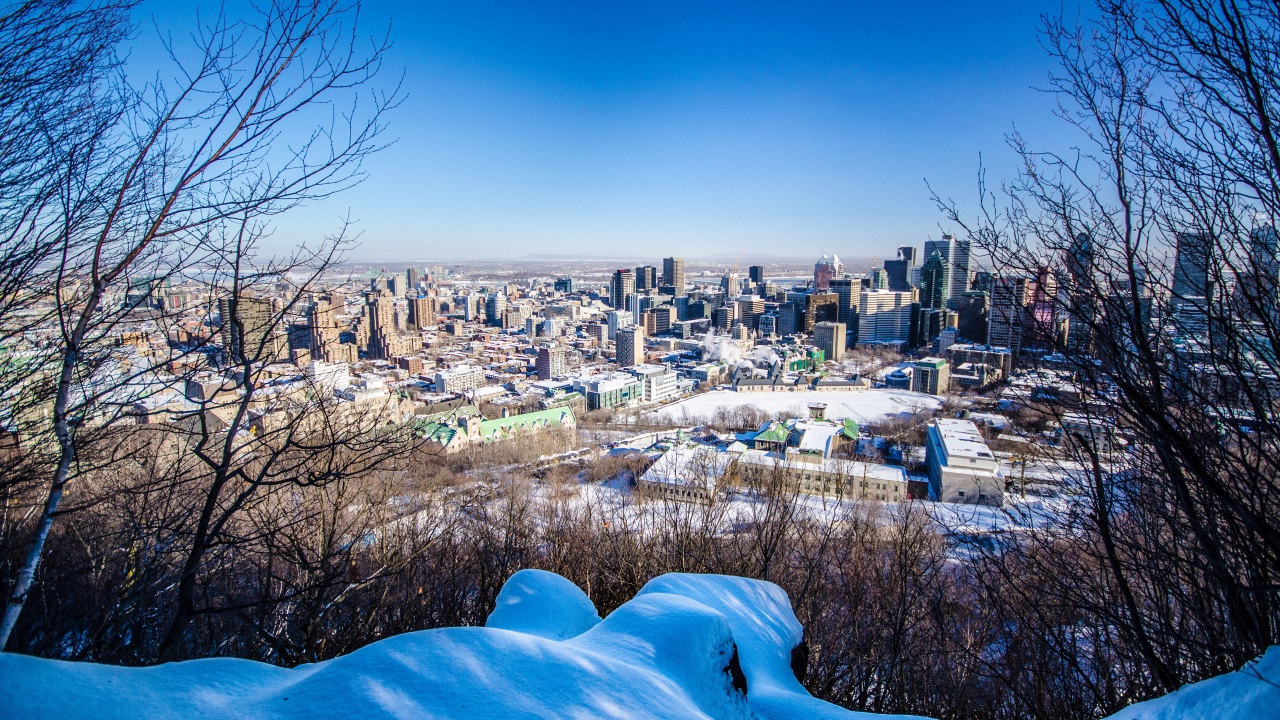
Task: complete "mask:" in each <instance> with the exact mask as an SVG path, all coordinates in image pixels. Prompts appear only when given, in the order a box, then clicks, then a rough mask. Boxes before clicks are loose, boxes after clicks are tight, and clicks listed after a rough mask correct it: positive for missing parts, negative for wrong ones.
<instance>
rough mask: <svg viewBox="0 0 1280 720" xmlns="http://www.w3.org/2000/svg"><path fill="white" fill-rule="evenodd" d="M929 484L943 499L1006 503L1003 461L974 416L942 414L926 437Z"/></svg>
mask: <svg viewBox="0 0 1280 720" xmlns="http://www.w3.org/2000/svg"><path fill="white" fill-rule="evenodd" d="M925 463H926V465H927V466H928V469H929V487H930V491H931V492H932V493H933V496H934V499H935V500H938V501H940V502H953V503H968V504H978V505H995V506H997V507H998V506H1000V505H1003V504H1004V478H1003V476H1002V475H1001V473H1000V461H999V460H997V459H996V456H995V454H994V453H992V452H991V449H990V448H988V447H987V443H986V440H984V439H983V437H982V433H980V432H978V426H977V425H975V424H974V423H973V422H972V421H970V420H952V419H948V418H938V419H936V420H933V421H932V422H930V423H929V427H928V432H927V433H926V437H925Z"/></svg>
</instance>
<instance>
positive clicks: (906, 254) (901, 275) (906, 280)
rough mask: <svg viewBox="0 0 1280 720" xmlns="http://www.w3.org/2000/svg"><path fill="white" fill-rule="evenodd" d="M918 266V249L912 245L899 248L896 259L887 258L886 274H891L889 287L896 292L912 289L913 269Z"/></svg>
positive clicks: (885, 264)
mask: <svg viewBox="0 0 1280 720" xmlns="http://www.w3.org/2000/svg"><path fill="white" fill-rule="evenodd" d="M915 266H916V249H915V248H913V247H911V246H910V245H903V246H902V247H900V248H898V258H897V259H896V260H886V261H885V263H884V271H885V274H886V275H888V276H889V289H890V290H893V291H894V292H909V291H910V290H911V269H912V268H914V267H915Z"/></svg>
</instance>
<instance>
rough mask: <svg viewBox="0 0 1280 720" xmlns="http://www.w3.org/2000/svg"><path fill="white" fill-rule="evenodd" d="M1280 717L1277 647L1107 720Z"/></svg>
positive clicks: (1279, 652)
mask: <svg viewBox="0 0 1280 720" xmlns="http://www.w3.org/2000/svg"><path fill="white" fill-rule="evenodd" d="M1275 717H1280V645H1272V646H1271V649H1269V650H1267V652H1266V654H1264V655H1263V656H1262V657H1260V658H1258V659H1256V660H1253V661H1251V662H1249V663H1247V664H1245V666H1244V667H1242V668H1240V669H1239V670H1237V671H1236V672H1233V673H1227V674H1226V675H1219V676H1217V677H1212V678H1209V679H1208V680H1202V681H1201V682H1198V683H1195V684H1193V685H1188V686H1186V687H1184V688H1182V689H1180V690H1175V691H1174V692H1171V693H1169V694H1168V695H1165V696H1164V697H1158V698H1155V699H1154V700H1148V701H1146V702H1140V703H1138V704H1136V705H1131V706H1129V707H1127V708H1125V709H1124V710H1121V711H1120V712H1118V713H1116V714H1115V715H1112V716H1111V717H1110V718H1108V719H1107V720H1262V718H1275Z"/></svg>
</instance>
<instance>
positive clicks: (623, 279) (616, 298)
mask: <svg viewBox="0 0 1280 720" xmlns="http://www.w3.org/2000/svg"><path fill="white" fill-rule="evenodd" d="M635 294H636V274H635V273H634V272H632V271H631V270H629V269H627V268H620V269H618V270H615V271H614V273H613V280H612V281H611V282H610V283H609V304H610V305H612V306H613V307H614V308H615V309H617V310H629V309H630V308H629V307H628V305H627V301H628V299H629V298H631V297H633V296H634V295H635Z"/></svg>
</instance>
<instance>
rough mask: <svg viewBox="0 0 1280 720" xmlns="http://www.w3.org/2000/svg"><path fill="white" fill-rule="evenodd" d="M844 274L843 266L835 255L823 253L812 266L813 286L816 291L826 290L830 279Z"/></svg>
mask: <svg viewBox="0 0 1280 720" xmlns="http://www.w3.org/2000/svg"><path fill="white" fill-rule="evenodd" d="M843 274H844V266H843V265H842V264H841V263H840V258H839V257H838V256H836V255H830V256H827V255H823V256H822V257H821V258H819V259H818V262H816V263H814V266H813V288H814V290H816V291H818V292H826V291H827V289H828V288H830V287H831V279H832V278H837V277H840V276H841V275H843Z"/></svg>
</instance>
